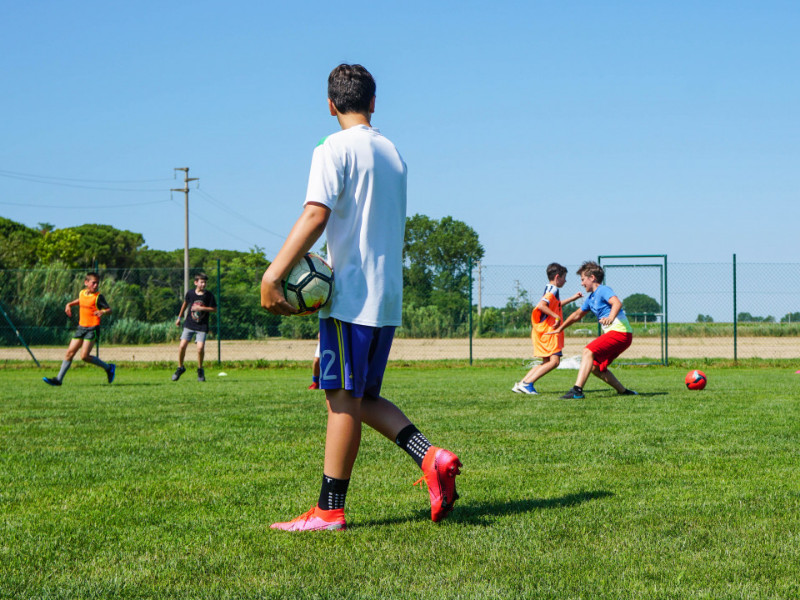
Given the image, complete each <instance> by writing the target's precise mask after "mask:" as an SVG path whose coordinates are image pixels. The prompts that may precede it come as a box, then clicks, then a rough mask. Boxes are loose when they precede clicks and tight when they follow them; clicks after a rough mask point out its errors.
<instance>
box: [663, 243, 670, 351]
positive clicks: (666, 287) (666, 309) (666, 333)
mask: <svg viewBox="0 0 800 600" xmlns="http://www.w3.org/2000/svg"><path fill="white" fill-rule="evenodd" d="M663 298H664V366H665V367H668V366H669V284H668V278H667V255H666V254H665V255H664V296H663Z"/></svg>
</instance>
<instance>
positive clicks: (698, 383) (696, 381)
mask: <svg viewBox="0 0 800 600" xmlns="http://www.w3.org/2000/svg"><path fill="white" fill-rule="evenodd" d="M707 383H708V378H707V377H706V374H705V373H703V372H702V371H698V370H697V369H695V370H694V371H689V372H688V373H687V374H686V387H687V388H688V389H690V390H702V389H703V388H704V387H706V384H707Z"/></svg>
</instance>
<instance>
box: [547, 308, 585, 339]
mask: <svg viewBox="0 0 800 600" xmlns="http://www.w3.org/2000/svg"><path fill="white" fill-rule="evenodd" d="M585 314H586V312H585V311H583V310H581V309H580V308H579V309H578V310H576V311H575V312H574V313H572V314H571V315H570V316H568V317H567V318H566V319H564V322H563V323H561V325H559V326H558V327H556V328H555V329H553V331H548V332H547V333H545V335H548V334H549V335H554V334H556V333H561V332H562V331H564V330H565V329H566V328H567V327H569V326H570V325H572V324H573V323H575V322H576V321H580V320H581V319H582V318H583V315H585Z"/></svg>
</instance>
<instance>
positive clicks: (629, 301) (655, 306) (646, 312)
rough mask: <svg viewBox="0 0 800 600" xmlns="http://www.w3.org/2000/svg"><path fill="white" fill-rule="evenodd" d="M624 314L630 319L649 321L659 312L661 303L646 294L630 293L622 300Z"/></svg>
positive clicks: (654, 318) (653, 319)
mask: <svg viewBox="0 0 800 600" xmlns="http://www.w3.org/2000/svg"><path fill="white" fill-rule="evenodd" d="M622 306H623V307H624V308H625V314H626V315H627V316H628V318H629V319H630V320H631V321H637V322H645V323H650V322H653V321H655V320H656V314H657V313H660V312H661V305H660V304H659V303H658V302H657V301H656V300H655V299H654V298H651V297H650V296H648V295H647V294H631V295H630V296H628V297H627V298H625V300H623V302H622Z"/></svg>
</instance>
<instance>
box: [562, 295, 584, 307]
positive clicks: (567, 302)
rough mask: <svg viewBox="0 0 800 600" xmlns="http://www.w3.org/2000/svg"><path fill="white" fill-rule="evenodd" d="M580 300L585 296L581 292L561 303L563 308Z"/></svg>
mask: <svg viewBox="0 0 800 600" xmlns="http://www.w3.org/2000/svg"><path fill="white" fill-rule="evenodd" d="M578 298H583V294H582V293H581V292H575V294H573V295H572V296H570V297H569V298H567V299H566V300H564V302H562V303H561V306H564V305H565V304H569V303H570V302H575V300H577V299H578Z"/></svg>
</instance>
